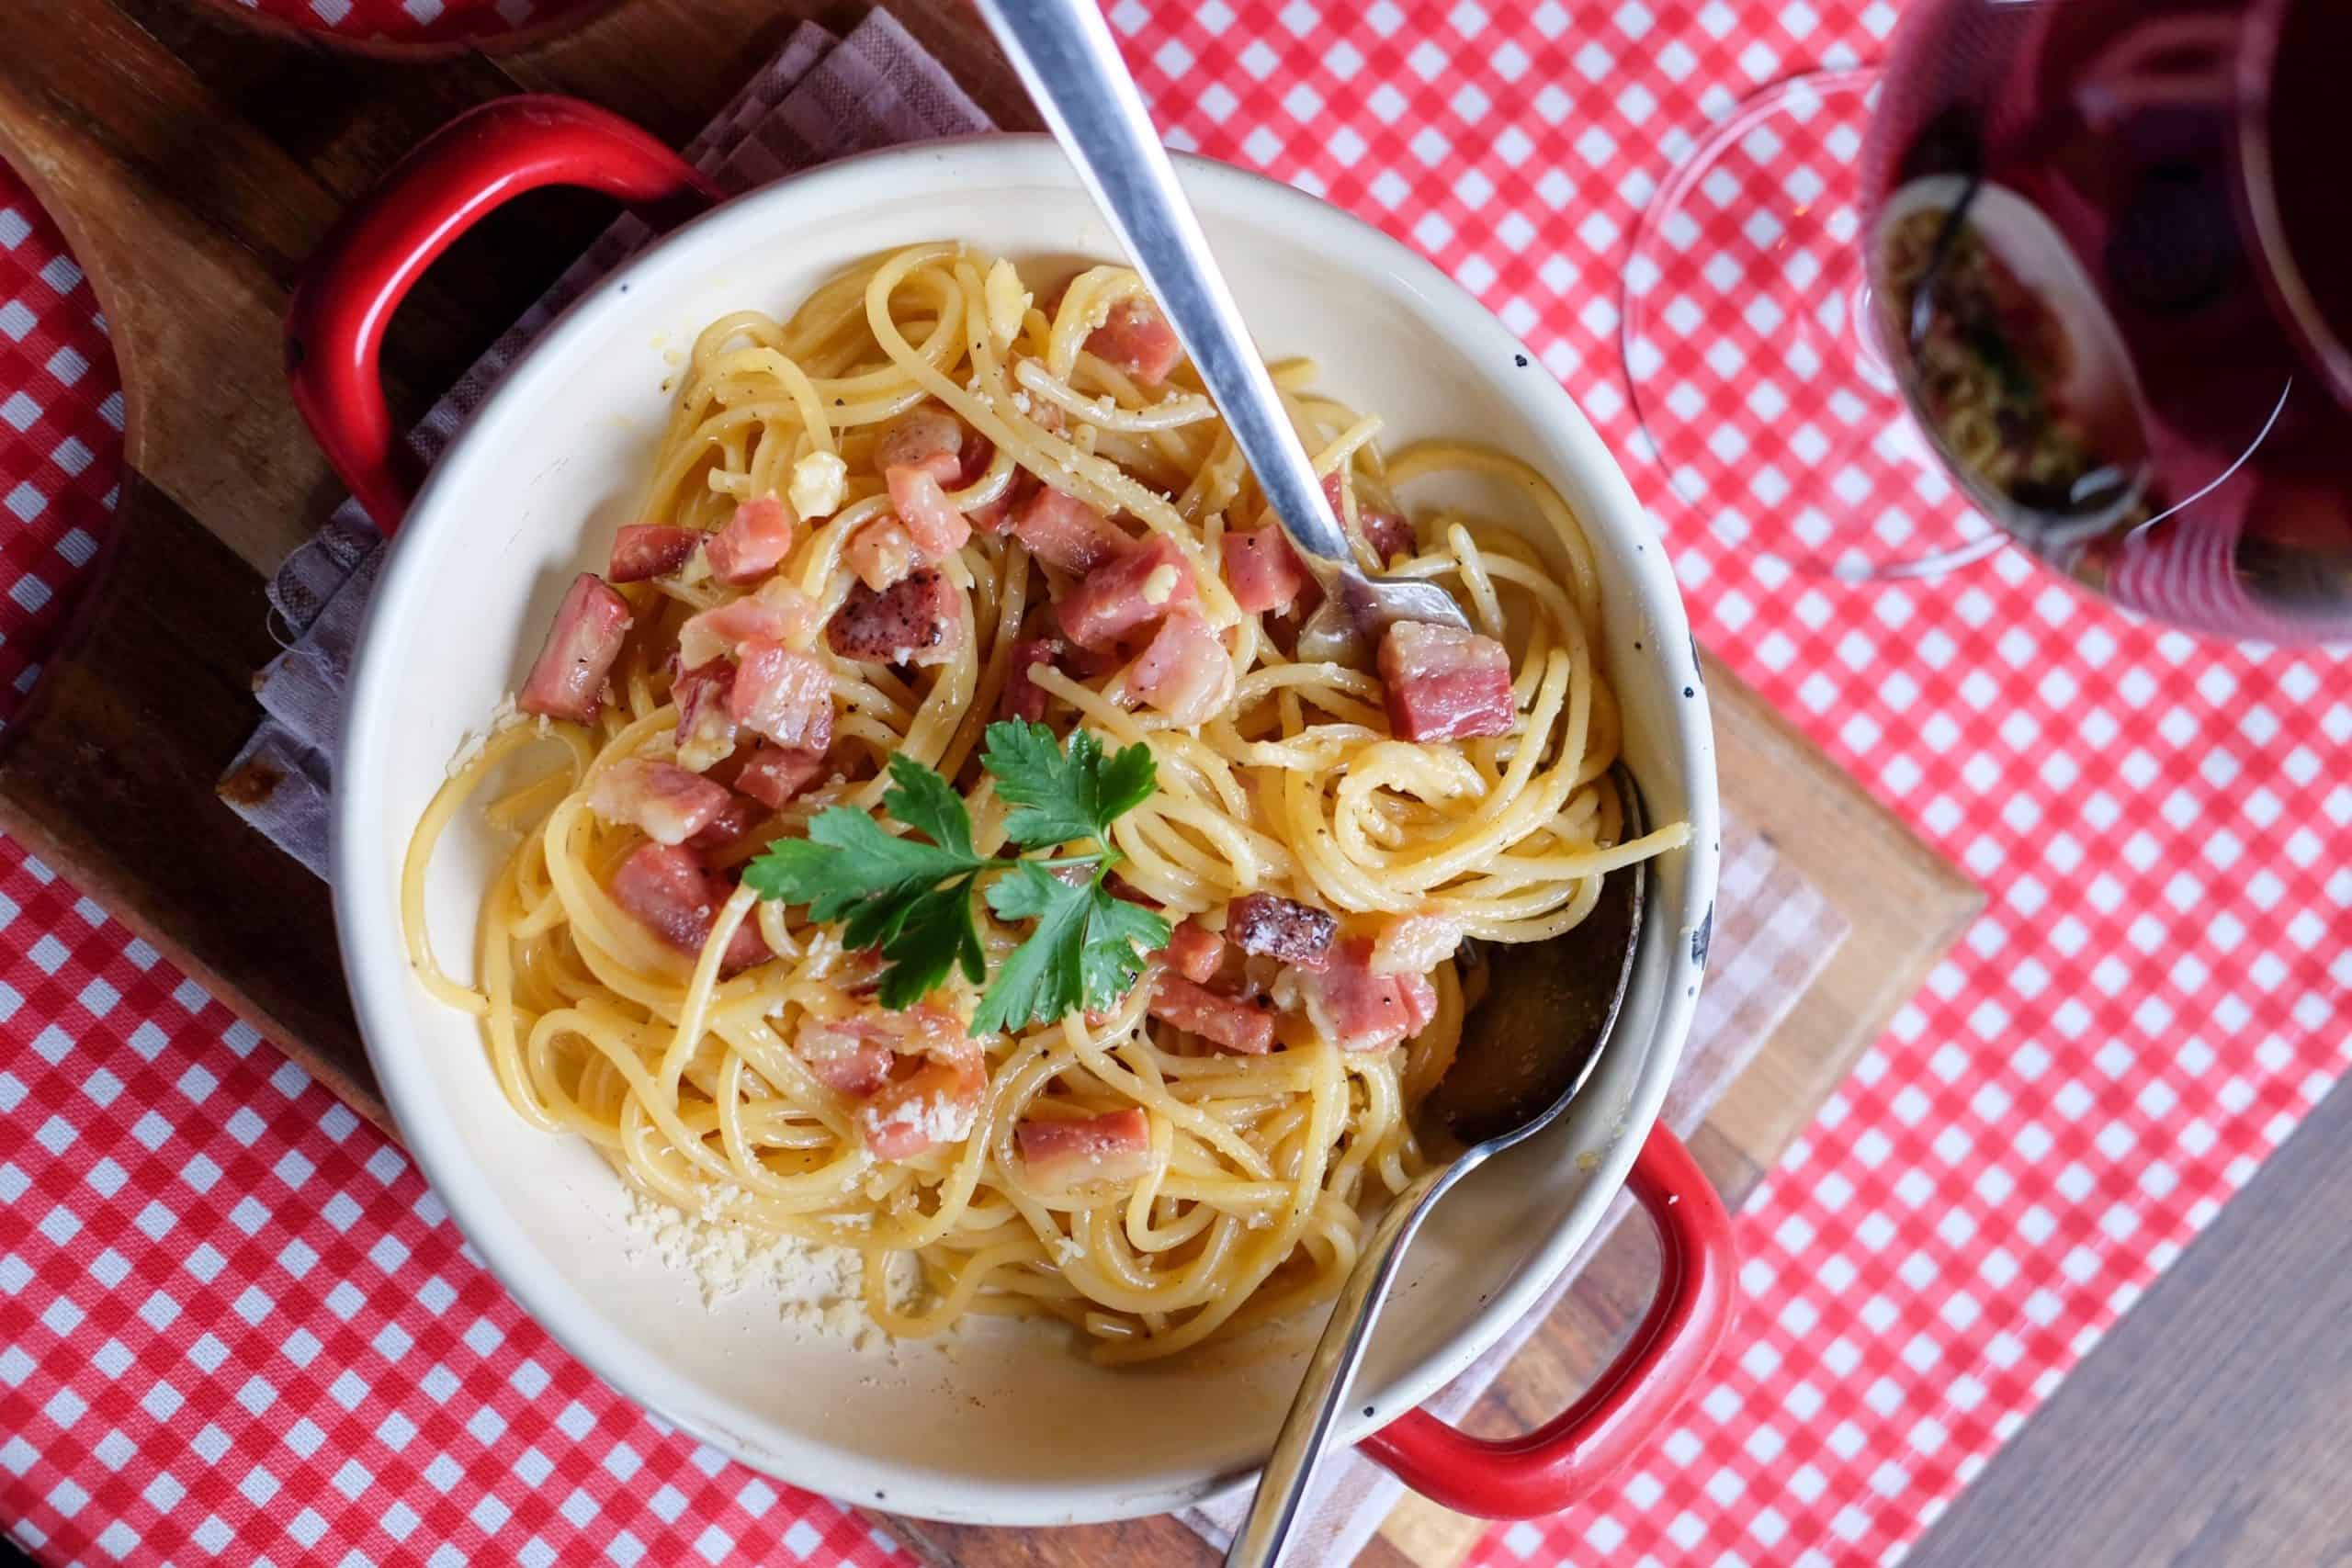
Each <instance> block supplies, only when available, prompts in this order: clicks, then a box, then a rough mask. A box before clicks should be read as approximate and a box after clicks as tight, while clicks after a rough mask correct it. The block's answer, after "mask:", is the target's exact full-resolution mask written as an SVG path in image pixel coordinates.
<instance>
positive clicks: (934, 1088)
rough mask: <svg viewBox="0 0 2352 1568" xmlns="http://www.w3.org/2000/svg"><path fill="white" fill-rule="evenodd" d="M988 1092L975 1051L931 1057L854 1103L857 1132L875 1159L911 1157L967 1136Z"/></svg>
mask: <svg viewBox="0 0 2352 1568" xmlns="http://www.w3.org/2000/svg"><path fill="white" fill-rule="evenodd" d="M987 1090H988V1077H987V1072H986V1068H985V1066H984V1065H983V1061H982V1058H981V1056H980V1054H979V1052H978V1050H977V1049H972V1050H968V1051H962V1052H955V1053H942V1054H939V1055H933V1056H932V1057H931V1058H930V1059H928V1060H926V1061H924V1062H923V1063H922V1066H918V1067H916V1068H915V1069H914V1071H913V1072H911V1073H910V1074H908V1075H907V1076H906V1077H899V1078H894V1079H892V1080H891V1081H890V1082H889V1083H888V1084H886V1085H885V1086H883V1088H882V1089H880V1090H878V1091H877V1092H876V1094H875V1096H874V1098H872V1099H871V1100H867V1101H866V1102H865V1104H864V1105H861V1106H860V1107H858V1111H857V1125H858V1130H859V1131H860V1132H861V1133H863V1134H865V1146H866V1147H867V1148H868V1149H870V1150H872V1151H873V1154H874V1156H875V1157H876V1159H891V1160H898V1159H911V1158H913V1157H914V1156H917V1155H919V1154H922V1153H923V1152H925V1151H926V1150H930V1149H934V1148H937V1147H939V1146H940V1145H944V1144H954V1143H960V1142H962V1141H963V1140H964V1139H966V1138H967V1137H969V1136H971V1134H972V1125H973V1123H974V1122H977V1121H978V1119H979V1112H980V1100H981V1098H982V1097H983V1096H984V1095H985V1094H986V1093H987Z"/></svg>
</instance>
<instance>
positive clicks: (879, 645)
mask: <svg viewBox="0 0 2352 1568" xmlns="http://www.w3.org/2000/svg"><path fill="white" fill-rule="evenodd" d="M825 644H826V646H827V647H829V648H831V649H832V650H833V651H834V652H835V653H837V654H839V655H841V657H842V658H843V659H859V660H871V661H873V662H875V663H877V664H944V663H945V662H946V661H947V660H949V659H951V658H953V657H955V654H956V649H959V648H961V647H962V646H963V644H964V615H963V605H962V604H961V603H960V602H959V601H958V599H957V596H956V585H955V584H954V583H953V582H950V581H947V578H946V575H945V574H944V573H943V572H940V571H937V570H933V569H931V568H929V567H925V568H924V569H923V570H921V571H916V572H910V573H909V574H908V575H907V576H905V577H903V578H900V579H899V581H896V582H894V583H892V584H891V585H890V586H889V587H888V588H886V589H884V590H883V591H882V592H879V593H876V592H874V590H872V589H871V588H868V587H866V586H865V584H864V583H862V582H861V583H859V584H858V585H857V586H856V587H854V588H852V589H851V590H850V591H849V598H848V600H847V601H846V602H845V603H843V604H842V607H841V608H840V609H838V610H836V611H834V612H833V618H832V619H831V621H829V622H827V623H826V624H825Z"/></svg>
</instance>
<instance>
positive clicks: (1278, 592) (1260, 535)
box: [1221, 525, 1314, 615]
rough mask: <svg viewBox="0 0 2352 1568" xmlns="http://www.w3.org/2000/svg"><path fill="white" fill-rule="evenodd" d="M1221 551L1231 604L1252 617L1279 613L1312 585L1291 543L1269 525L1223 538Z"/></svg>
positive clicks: (1248, 529) (1246, 529) (1240, 529)
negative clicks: (1272, 611)
mask: <svg viewBox="0 0 2352 1568" xmlns="http://www.w3.org/2000/svg"><path fill="white" fill-rule="evenodd" d="M1221 548H1222V550H1223V551H1224V555H1225V581H1226V583H1227V586H1228V587H1230V588H1231V589H1232V590H1233V602H1234V603H1235V604H1238V605H1240V606H1241V607H1242V608H1243V609H1244V610H1246V611H1248V612H1249V613H1250V614H1251V615H1262V614H1263V613H1265V612H1266V611H1268V610H1279V609H1281V608H1282V607H1283V605H1285V604H1289V603H1290V602H1291V601H1292V600H1294V599H1296V598H1297V597H1298V595H1299V593H1300V592H1301V591H1302V590H1304V589H1305V588H1306V585H1307V584H1308V583H1309V582H1311V581H1314V580H1313V579H1312V578H1310V577H1308V576H1307V575H1306V567H1304V566H1302V565H1301V564H1300V563H1299V559H1298V552H1297V551H1296V550H1295V549H1293V548H1291V544H1290V540H1289V539H1287V538H1285V537H1284V536H1283V531H1282V530H1281V529H1280V528H1278V527H1274V526H1272V525H1268V526H1266V527H1263V528H1237V529H1235V530H1234V531H1233V532H1231V533H1229V534H1227V535H1226V536H1225V540H1224V543H1223V545H1222V546H1221Z"/></svg>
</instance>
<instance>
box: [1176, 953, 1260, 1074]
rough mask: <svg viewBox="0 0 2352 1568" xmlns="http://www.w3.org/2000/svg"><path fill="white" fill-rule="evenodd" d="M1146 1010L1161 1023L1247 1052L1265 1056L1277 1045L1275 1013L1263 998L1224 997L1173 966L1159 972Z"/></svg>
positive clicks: (1229, 1049) (1243, 1052)
mask: <svg viewBox="0 0 2352 1568" xmlns="http://www.w3.org/2000/svg"><path fill="white" fill-rule="evenodd" d="M1148 1011H1149V1013H1150V1014H1151V1016H1152V1017H1154V1018H1156V1019H1158V1020H1159V1021H1160V1022H1162V1023H1165V1024H1170V1025H1172V1026H1173V1027H1175V1028H1177V1029H1181V1030H1182V1031H1184V1032H1186V1033H1188V1034H1197V1035H1199V1036H1200V1037H1201V1038H1202V1039H1204V1040H1206V1041H1209V1042H1211V1043H1215V1044H1218V1045H1222V1046H1224V1047H1225V1048H1226V1049H1227V1050H1228V1051H1236V1052H1238V1053H1240V1054H1241V1055H1245V1056H1262V1055H1265V1054H1266V1053H1267V1052H1269V1051H1271V1050H1272V1049H1273V1048H1274V1015H1273V1011H1272V1008H1271V1006H1270V1005H1269V1004H1267V1003H1266V1002H1265V1001H1264V1000H1263V998H1260V999H1258V1000H1253V1001H1245V1000H1242V999H1241V998H1237V997H1221V996H1218V995H1217V994H1216V992H1215V991H1212V990H1209V989H1208V988H1207V987H1203V986H1199V985H1196V984H1194V983H1193V981H1191V980H1187V979H1186V978H1184V976H1182V975H1179V974H1177V973H1175V972H1174V971H1173V970H1167V969H1163V970H1161V971H1160V972H1159V977H1158V978H1157V979H1156V980H1155V981H1154V982H1153V985H1152V992H1151V1006H1150V1007H1149V1009H1148Z"/></svg>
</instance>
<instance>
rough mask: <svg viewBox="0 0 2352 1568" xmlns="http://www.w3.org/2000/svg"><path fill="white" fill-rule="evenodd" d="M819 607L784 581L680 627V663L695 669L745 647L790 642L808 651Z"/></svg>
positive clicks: (769, 584) (694, 617) (762, 586)
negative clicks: (744, 645)
mask: <svg viewBox="0 0 2352 1568" xmlns="http://www.w3.org/2000/svg"><path fill="white" fill-rule="evenodd" d="M816 630H817V605H816V604H815V602H814V601H812V600H811V599H810V598H809V596H808V595H807V594H805V593H803V592H800V590H798V589H797V588H795V587H794V586H793V585H792V584H791V583H789V582H786V581H785V580H784V579H782V578H780V577H772V578H770V579H769V580H768V581H765V582H763V583H762V584H760V588H759V592H756V593H746V594H744V595H743V596H742V597H741V598H739V599H729V601H728V602H727V603H726V604H718V605H714V606H712V607H711V608H710V609H707V610H705V611H703V612H702V613H701V614H700V615H690V616H688V617H687V618H686V622H685V624H684V626H680V627H679V628H678V662H679V663H680V665H682V666H683V667H684V668H685V669H688V670H692V669H695V667H697V666H699V665H704V664H707V663H709V662H710V661H711V660H714V659H722V658H726V657H728V656H729V655H733V654H736V653H738V652H739V651H740V650H741V648H742V646H743V644H745V643H747V642H786V643H791V644H792V645H794V646H795V647H804V646H806V645H807V644H808V642H809V639H810V638H811V637H814V636H815V635H816Z"/></svg>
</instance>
